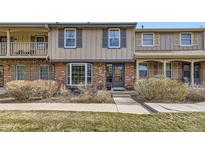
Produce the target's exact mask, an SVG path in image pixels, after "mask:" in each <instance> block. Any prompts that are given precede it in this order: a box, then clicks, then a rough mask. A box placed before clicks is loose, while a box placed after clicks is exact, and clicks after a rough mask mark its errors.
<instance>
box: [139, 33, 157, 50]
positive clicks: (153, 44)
mask: <svg viewBox="0 0 205 154" xmlns="http://www.w3.org/2000/svg"><path fill="white" fill-rule="evenodd" d="M144 34H152V35H153V43H152V45H144ZM141 38H142V41H141V46H143V47H153V46H155V34H154V33H142V34H141Z"/></svg>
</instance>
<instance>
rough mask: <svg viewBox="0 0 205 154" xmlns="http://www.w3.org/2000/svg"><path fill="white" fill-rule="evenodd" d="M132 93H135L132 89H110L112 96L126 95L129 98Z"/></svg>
mask: <svg viewBox="0 0 205 154" xmlns="http://www.w3.org/2000/svg"><path fill="white" fill-rule="evenodd" d="M134 94H135V92H134V91H111V95H112V97H128V98H130V97H131V96H132V95H134Z"/></svg>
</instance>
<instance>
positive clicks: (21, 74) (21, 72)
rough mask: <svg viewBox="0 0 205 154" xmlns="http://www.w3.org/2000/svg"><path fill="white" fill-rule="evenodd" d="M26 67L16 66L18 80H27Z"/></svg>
mask: <svg viewBox="0 0 205 154" xmlns="http://www.w3.org/2000/svg"><path fill="white" fill-rule="evenodd" d="M26 67H27V66H26V65H17V66H16V80H26V74H27V73H28V72H26V70H27V69H26Z"/></svg>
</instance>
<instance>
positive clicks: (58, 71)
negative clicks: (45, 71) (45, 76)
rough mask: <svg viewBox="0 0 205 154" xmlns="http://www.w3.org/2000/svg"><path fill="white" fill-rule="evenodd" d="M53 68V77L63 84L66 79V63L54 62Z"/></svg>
mask: <svg viewBox="0 0 205 154" xmlns="http://www.w3.org/2000/svg"><path fill="white" fill-rule="evenodd" d="M54 68H55V71H54V72H55V73H54V79H55V80H56V81H57V82H58V83H60V84H61V85H64V83H65V81H66V63H55V64H54Z"/></svg>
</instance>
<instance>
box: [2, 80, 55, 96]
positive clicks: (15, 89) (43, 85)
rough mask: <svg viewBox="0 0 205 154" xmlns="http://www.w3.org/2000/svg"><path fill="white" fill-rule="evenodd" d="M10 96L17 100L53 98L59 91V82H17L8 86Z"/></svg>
mask: <svg viewBox="0 0 205 154" xmlns="http://www.w3.org/2000/svg"><path fill="white" fill-rule="evenodd" d="M6 89H7V91H8V93H9V95H10V96H12V97H15V98H16V99H30V98H31V97H42V98H48V97H52V96H53V95H54V94H55V93H56V92H57V89H58V86H57V82H55V81H51V80H35V81H27V80H17V81H11V82H8V83H7V84H6Z"/></svg>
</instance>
